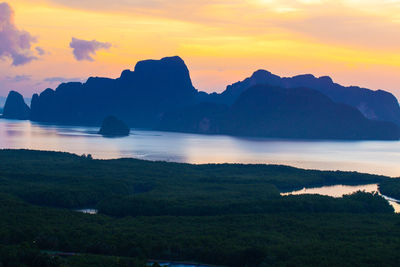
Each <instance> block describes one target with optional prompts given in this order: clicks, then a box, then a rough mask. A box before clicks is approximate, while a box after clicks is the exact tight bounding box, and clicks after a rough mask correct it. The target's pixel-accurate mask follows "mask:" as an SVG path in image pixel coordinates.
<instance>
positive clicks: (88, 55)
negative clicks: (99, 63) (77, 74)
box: [69, 37, 111, 61]
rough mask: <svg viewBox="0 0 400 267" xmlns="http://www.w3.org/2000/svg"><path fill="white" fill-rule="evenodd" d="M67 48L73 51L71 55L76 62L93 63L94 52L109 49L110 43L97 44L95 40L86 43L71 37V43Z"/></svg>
mask: <svg viewBox="0 0 400 267" xmlns="http://www.w3.org/2000/svg"><path fill="white" fill-rule="evenodd" d="M69 46H70V47H71V48H72V49H73V50H72V53H73V54H74V57H75V59H76V60H78V61H82V60H88V61H94V59H93V57H92V56H95V55H96V52H97V51H98V50H100V49H110V48H111V44H110V43H103V42H98V41H96V40H92V41H86V40H81V39H77V38H74V37H72V41H71V43H70V44H69Z"/></svg>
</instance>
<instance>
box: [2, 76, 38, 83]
mask: <svg viewBox="0 0 400 267" xmlns="http://www.w3.org/2000/svg"><path fill="white" fill-rule="evenodd" d="M31 78H32V76H31V75H17V76H14V77H10V76H8V77H6V79H7V80H8V81H12V82H17V83H18V82H24V81H30V80H31Z"/></svg>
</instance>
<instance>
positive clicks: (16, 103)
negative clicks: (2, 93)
mask: <svg viewBox="0 0 400 267" xmlns="http://www.w3.org/2000/svg"><path fill="white" fill-rule="evenodd" d="M3 117H4V118H6V119H16V120H28V119H29V118H30V108H29V107H28V105H27V104H26V103H25V101H24V98H23V97H22V95H21V94H19V93H18V92H15V91H10V93H9V94H8V97H7V100H6V103H5V105H4V110H3Z"/></svg>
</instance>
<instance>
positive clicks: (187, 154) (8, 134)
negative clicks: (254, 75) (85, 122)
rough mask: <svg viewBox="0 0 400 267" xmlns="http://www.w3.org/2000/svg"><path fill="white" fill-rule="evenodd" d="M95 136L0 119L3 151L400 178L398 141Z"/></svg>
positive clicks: (91, 131) (138, 133)
mask: <svg viewBox="0 0 400 267" xmlns="http://www.w3.org/2000/svg"><path fill="white" fill-rule="evenodd" d="M97 131H98V128H96V127H79V126H76V127H74V126H55V125H45V124H38V123H33V122H30V121H14V120H4V119H0V148H26V149H37V150H52V151H67V152H71V153H76V154H92V156H93V157H94V158H101V159H112V158H120V157H133V158H140V159H146V160H164V161H175V162H187V163H272V164H285V165H290V166H296V167H301V168H307V169H320V170H346V171H360V172H367V173H375V174H384V175H389V176H393V177H399V176H400V164H399V163H400V141H304V140H276V139H255V138H236V137H230V136H212V135H197V134H184V133H170V132H157V131H144V130H135V129H133V130H132V132H131V135H130V136H128V137H123V138H103V137H102V136H100V135H98V134H97V133H96V132H97Z"/></svg>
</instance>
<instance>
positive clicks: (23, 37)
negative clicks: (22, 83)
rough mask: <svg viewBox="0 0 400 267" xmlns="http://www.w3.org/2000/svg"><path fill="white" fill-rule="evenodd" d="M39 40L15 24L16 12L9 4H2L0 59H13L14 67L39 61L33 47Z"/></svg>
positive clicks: (0, 9) (0, 14)
mask: <svg viewBox="0 0 400 267" xmlns="http://www.w3.org/2000/svg"><path fill="white" fill-rule="evenodd" d="M36 41H37V40H36V38H35V37H34V36H32V35H31V34H30V33H29V32H27V31H24V30H19V29H18V28H17V27H16V26H15V23H14V11H13V10H12V9H11V7H10V5H9V4H8V3H0V59H3V60H4V59H7V58H9V59H11V60H12V65H14V66H19V65H24V64H27V63H29V62H31V61H32V60H35V59H37V56H35V54H34V53H33V51H32V49H31V47H32V44H33V43H35V42H36Z"/></svg>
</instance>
